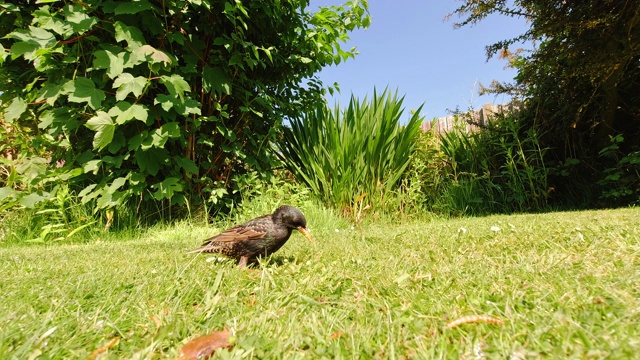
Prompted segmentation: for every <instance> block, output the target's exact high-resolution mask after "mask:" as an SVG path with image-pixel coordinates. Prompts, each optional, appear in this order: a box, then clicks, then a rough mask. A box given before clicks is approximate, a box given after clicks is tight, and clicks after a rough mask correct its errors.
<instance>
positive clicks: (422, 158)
mask: <svg viewBox="0 0 640 360" xmlns="http://www.w3.org/2000/svg"><path fill="white" fill-rule="evenodd" d="M444 167H445V158H444V153H443V152H442V150H441V149H440V144H439V141H438V137H437V136H436V135H435V132H434V131H432V130H431V131H424V132H423V131H419V132H418V134H417V136H416V139H415V149H414V151H413V153H412V154H411V155H410V157H409V165H408V166H407V169H406V170H405V171H404V173H403V174H402V180H401V185H400V186H399V187H398V188H397V189H396V191H395V196H394V198H393V200H395V202H396V203H397V204H395V205H394V207H395V208H396V209H397V214H396V215H398V216H403V217H405V216H413V215H416V214H417V215H423V214H424V212H425V211H431V210H434V206H435V204H436V201H437V199H438V197H439V194H440V193H441V191H442V190H443V184H444V183H443V181H442V179H443V174H444V170H445V169H444Z"/></svg>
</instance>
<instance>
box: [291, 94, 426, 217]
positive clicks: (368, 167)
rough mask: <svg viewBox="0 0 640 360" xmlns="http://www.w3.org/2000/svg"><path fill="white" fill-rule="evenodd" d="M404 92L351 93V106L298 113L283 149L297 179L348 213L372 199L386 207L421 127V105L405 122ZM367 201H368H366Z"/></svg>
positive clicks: (354, 212) (376, 205)
mask: <svg viewBox="0 0 640 360" xmlns="http://www.w3.org/2000/svg"><path fill="white" fill-rule="evenodd" d="M402 101H403V98H398V96H397V93H395V94H391V93H390V92H389V91H388V90H385V91H384V92H383V93H382V94H380V95H378V93H377V92H376V91H375V90H374V93H373V97H372V98H371V100H368V99H367V98H365V99H364V100H363V101H361V102H360V101H359V100H357V99H356V98H354V97H351V100H350V101H349V105H348V107H347V108H346V109H341V108H340V107H339V106H336V107H335V108H334V109H333V110H331V109H329V108H328V107H327V106H320V107H317V108H316V109H315V110H313V111H310V112H307V113H306V114H304V115H303V116H301V117H298V118H293V119H292V120H291V123H290V127H287V128H285V130H284V139H283V142H282V145H281V147H280V151H281V152H280V154H281V157H282V160H283V161H284V163H285V164H286V167H287V168H288V169H289V170H290V171H291V172H292V173H293V174H295V176H296V177H297V179H298V180H299V181H301V182H303V183H304V184H306V185H308V186H309V188H310V189H311V190H312V191H313V192H314V193H315V194H317V195H318V196H319V197H320V198H321V199H322V200H323V201H325V202H326V203H328V204H331V205H333V206H335V207H337V208H338V209H340V210H341V211H343V213H344V214H348V215H350V216H353V217H358V214H361V212H362V211H363V210H364V208H365V207H367V205H369V206H373V208H374V209H383V208H384V207H385V204H386V202H387V201H388V200H389V199H388V198H389V197H390V196H392V195H393V192H394V190H395V189H396V188H397V187H398V185H399V183H400V179H401V177H402V173H403V171H404V170H405V169H406V167H407V166H408V164H409V160H410V156H411V154H412V152H413V150H414V148H415V139H416V136H417V134H418V132H419V131H420V124H421V122H422V119H423V118H422V117H421V116H420V109H418V110H417V111H415V112H414V113H413V114H411V117H410V118H409V121H408V123H407V125H406V126H402V125H400V118H401V116H402V113H403V109H402ZM365 204H367V205H365Z"/></svg>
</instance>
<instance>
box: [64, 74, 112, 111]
mask: <svg viewBox="0 0 640 360" xmlns="http://www.w3.org/2000/svg"><path fill="white" fill-rule="evenodd" d="M63 89H64V92H65V93H66V94H68V100H69V101H71V102H75V103H84V102H86V103H88V104H89V106H90V107H91V108H92V109H94V110H95V109H97V108H99V107H100V105H101V104H102V101H103V100H104V98H105V95H104V91H102V90H100V89H96V85H95V84H94V83H93V81H91V79H87V78H85V77H78V78H76V79H75V80H70V81H67V82H66V83H65V84H64V85H63Z"/></svg>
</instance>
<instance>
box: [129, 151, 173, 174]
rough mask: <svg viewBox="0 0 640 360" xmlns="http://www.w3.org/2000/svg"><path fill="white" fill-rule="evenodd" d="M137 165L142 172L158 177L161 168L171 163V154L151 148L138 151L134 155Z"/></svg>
mask: <svg viewBox="0 0 640 360" xmlns="http://www.w3.org/2000/svg"><path fill="white" fill-rule="evenodd" d="M134 158H135V159H136V163H137V164H138V166H139V167H140V170H142V171H146V172H147V173H148V174H150V175H152V176H156V175H158V171H160V167H161V166H162V165H163V164H168V163H169V153H168V152H167V150H165V149H158V148H150V149H148V150H146V151H145V150H138V151H136V152H135V154H134Z"/></svg>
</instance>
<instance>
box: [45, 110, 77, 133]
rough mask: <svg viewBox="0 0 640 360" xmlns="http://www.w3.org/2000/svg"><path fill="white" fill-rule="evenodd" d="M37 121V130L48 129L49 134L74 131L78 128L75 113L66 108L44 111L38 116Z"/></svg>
mask: <svg viewBox="0 0 640 360" xmlns="http://www.w3.org/2000/svg"><path fill="white" fill-rule="evenodd" d="M39 119H40V123H39V124H38V128H39V129H49V133H50V134H57V133H59V132H60V131H67V132H70V131H74V130H76V129H77V128H78V127H79V126H80V123H79V122H78V116H77V115H76V113H75V112H73V111H72V109H71V108H68V107H66V106H63V107H55V108H53V109H51V110H45V111H43V112H42V113H41V114H40V117H39Z"/></svg>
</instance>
